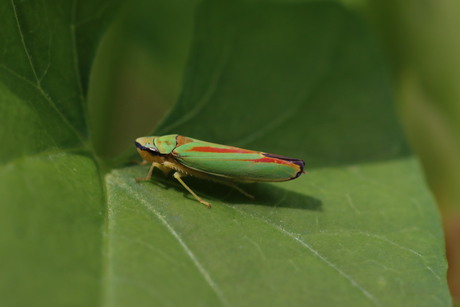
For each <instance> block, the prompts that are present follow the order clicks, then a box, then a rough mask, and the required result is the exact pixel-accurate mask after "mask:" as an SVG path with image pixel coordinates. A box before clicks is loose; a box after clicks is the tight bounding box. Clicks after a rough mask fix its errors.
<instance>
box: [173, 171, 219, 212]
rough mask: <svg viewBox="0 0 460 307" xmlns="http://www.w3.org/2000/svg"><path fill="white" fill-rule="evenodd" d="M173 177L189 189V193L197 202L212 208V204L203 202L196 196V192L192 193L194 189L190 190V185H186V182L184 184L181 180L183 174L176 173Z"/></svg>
mask: <svg viewBox="0 0 460 307" xmlns="http://www.w3.org/2000/svg"><path fill="white" fill-rule="evenodd" d="M173 176H174V178H176V179H177V181H179V182H180V183H181V184H182V186H183V187H184V188H186V189H187V191H189V192H190V194H192V195H193V197H195V199H196V200H198V201H199V202H200V203H202V204H203V205H205V206H206V207H208V208H211V204H210V203H208V202H206V201H204V200H202V199H201V198H200V197H199V196H198V195H196V194H195V192H193V191H192V189H190V188H189V186H188V185H186V184H185V182H184V181H183V180H182V178H181V177H182V174H181V173H179V172H175V173H174V175H173Z"/></svg>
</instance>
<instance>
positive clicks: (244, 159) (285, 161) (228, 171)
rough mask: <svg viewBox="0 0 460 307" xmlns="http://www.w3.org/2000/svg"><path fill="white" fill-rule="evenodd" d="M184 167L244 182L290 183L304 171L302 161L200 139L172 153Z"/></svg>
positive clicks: (181, 146)
mask: <svg viewBox="0 0 460 307" xmlns="http://www.w3.org/2000/svg"><path fill="white" fill-rule="evenodd" d="M172 154H173V156H174V158H175V159H176V160H177V162H179V163H180V164H182V165H184V166H186V167H188V168H191V169H194V170H196V171H199V172H203V173H206V174H210V175H214V176H219V177H225V178H227V179H230V180H236V181H238V180H240V181H286V180H290V179H294V178H297V177H298V176H299V175H300V174H301V173H302V172H303V167H304V163H303V161H302V160H298V159H291V158H287V157H283V156H278V155H273V154H267V153H263V152H258V151H252V150H247V149H242V148H237V147H232V146H226V145H220V144H214V143H209V142H204V141H199V140H193V141H192V142H189V143H186V144H183V145H180V146H178V147H176V148H175V149H174V151H173V152H172Z"/></svg>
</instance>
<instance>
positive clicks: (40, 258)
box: [0, 1, 117, 306]
mask: <svg viewBox="0 0 460 307" xmlns="http://www.w3.org/2000/svg"><path fill="white" fill-rule="evenodd" d="M116 4H117V2H114V1H98V2H97V3H96V2H94V3H93V2H91V1H79V2H77V1H52V2H50V1H21V2H20V1H2V2H1V3H0V37H1V42H2V52H0V97H1V103H0V138H1V140H2V149H1V151H0V163H1V166H0V195H1V196H0V201H1V205H0V225H1V226H0V227H1V228H0V242H1V243H0V247H1V250H0V272H1V273H0V304H1V305H2V306H94V305H96V304H97V303H98V302H99V300H100V297H101V288H100V285H101V283H100V280H101V274H102V271H103V259H102V258H101V254H102V248H103V246H104V244H103V240H102V231H103V229H104V220H105V214H104V212H105V211H106V208H105V207H104V192H103V185H102V184H101V181H100V178H101V174H100V172H99V170H98V167H97V165H96V163H95V158H96V157H95V156H94V155H92V153H91V144H88V143H87V136H88V133H89V132H88V130H87V121H88V115H87V111H86V99H85V93H86V90H87V85H88V78H89V71H90V67H91V63H92V59H93V57H94V53H95V49H96V45H97V43H98V41H99V39H100V36H101V34H102V31H103V29H104V27H105V26H106V24H107V23H108V21H109V19H110V15H111V14H113V11H114V9H115V6H116Z"/></svg>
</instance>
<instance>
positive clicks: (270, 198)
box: [149, 173, 323, 211]
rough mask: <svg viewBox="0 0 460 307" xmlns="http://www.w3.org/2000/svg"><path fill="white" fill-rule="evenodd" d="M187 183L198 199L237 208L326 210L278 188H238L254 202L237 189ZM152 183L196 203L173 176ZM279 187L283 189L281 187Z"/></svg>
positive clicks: (256, 185)
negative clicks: (241, 206)
mask: <svg viewBox="0 0 460 307" xmlns="http://www.w3.org/2000/svg"><path fill="white" fill-rule="evenodd" d="M184 181H185V182H186V184H187V185H188V186H189V187H190V188H191V189H192V190H193V191H194V192H195V193H197V194H198V195H199V196H203V197H206V198H209V199H211V203H214V202H215V200H218V201H224V202H226V203H229V204H236V205H245V204H247V205H260V206H268V207H279V208H294V209H303V210H312V211H322V210H323V209H322V201H321V200H319V199H317V198H315V197H312V196H309V195H304V194H301V193H297V192H294V191H289V190H287V189H283V188H282V187H278V186H275V184H269V183H250V184H237V186H238V187H240V188H242V189H243V190H244V191H245V192H247V193H249V194H251V195H253V196H254V199H250V198H248V197H246V196H245V195H243V194H241V193H240V192H239V191H237V190H236V189H234V188H232V187H228V186H226V185H224V184H220V183H215V182H212V181H207V180H202V179H197V178H193V177H186V178H185V179H184ZM149 182H151V183H154V184H156V185H158V186H160V187H161V188H163V189H170V188H173V189H176V190H177V191H178V192H182V193H183V194H184V196H185V197H186V198H189V199H193V200H195V199H194V197H193V196H192V195H191V194H190V193H189V192H188V191H186V190H185V188H184V187H183V186H182V185H181V184H180V183H179V182H177V181H176V180H175V179H174V178H172V176H170V175H169V176H168V177H167V178H165V177H164V176H162V175H161V174H158V173H157V174H155V175H154V177H153V179H152V180H151V181H149ZM279 184H280V185H282V183H279Z"/></svg>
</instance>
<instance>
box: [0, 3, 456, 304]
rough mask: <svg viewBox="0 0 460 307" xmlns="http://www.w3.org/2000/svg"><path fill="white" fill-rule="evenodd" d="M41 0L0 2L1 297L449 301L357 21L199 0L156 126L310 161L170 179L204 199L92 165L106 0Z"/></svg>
mask: <svg viewBox="0 0 460 307" xmlns="http://www.w3.org/2000/svg"><path fill="white" fill-rule="evenodd" d="M39 4H40V5H39ZM39 4H35V5H36V6H37V7H33V6H34V4H30V3H28V2H22V3H16V2H14V1H13V2H10V3H5V4H2V5H1V7H0V14H1V16H2V18H1V19H0V20H1V23H2V27H0V29H1V30H0V31H1V32H0V33H1V35H2V37H4V38H5V40H6V41H7V42H8V43H7V44H6V45H5V46H6V47H5V48H4V51H3V52H2V53H0V98H1V103H0V108H1V110H0V111H1V112H0V133H1V136H2V140H3V143H4V145H5V147H4V148H5V149H4V150H2V151H1V152H0V161H1V163H2V164H1V166H0V195H1V204H0V242H1V243H0V244H1V245H0V257H1V258H0V272H1V274H0V300H1V303H2V305H7V306H30V305H33V306H98V305H104V306H152V305H153V306H280V305H287V306H310V305H312V306H448V305H450V297H449V293H448V289H447V285H446V277H445V270H446V263H445V259H444V244H443V238H442V232H441V227H440V224H439V216H438V213H437V211H436V207H435V205H434V202H433V200H432V198H431V195H430V194H429V192H428V191H427V189H426V187H425V184H424V181H423V176H422V174H421V172H420V169H419V166H418V162H417V159H416V158H414V156H413V155H412V153H411V152H410V150H409V149H408V148H407V145H406V143H405V141H404V137H403V135H402V133H401V130H400V128H399V124H398V122H397V120H396V118H395V115H394V111H393V105H392V103H393V96H392V89H391V86H390V85H391V79H390V77H389V74H388V72H387V65H386V63H385V61H384V57H383V55H382V54H381V51H380V48H379V45H378V44H377V43H376V41H375V40H374V39H373V34H372V32H370V31H368V25H367V24H365V23H364V22H363V21H362V20H360V19H358V18H357V17H356V16H354V15H353V14H351V13H350V12H348V11H346V10H345V9H343V8H342V7H341V6H340V5H338V4H333V3H323V4H319V3H305V4H285V3H278V4H267V3H247V4H245V3H239V2H232V1H229V2H220V1H219V2H213V1H209V2H204V3H203V4H202V5H201V6H200V7H199V9H198V13H197V15H196V28H195V33H194V40H193V45H192V48H191V53H190V57H189V62H188V67H187V71H186V75H185V79H184V85H183V90H182V95H181V98H180V99H179V101H178V103H177V104H176V106H175V107H174V109H173V110H172V112H171V113H170V114H169V116H167V117H166V118H165V119H164V120H163V122H162V123H161V125H160V126H159V127H158V128H157V129H156V131H155V133H156V134H166V133H181V134H184V135H188V136H191V137H196V138H201V139H204V140H209V141H214V142H221V143H224V144H229V145H236V146H243V147H246V148H249V149H256V150H264V151H268V152H273V153H277V154H283V155H288V156H293V157H296V158H302V159H305V160H306V162H307V170H308V172H309V173H308V174H306V175H302V176H301V177H300V178H299V179H296V180H293V181H290V182H286V183H277V184H265V183H260V184H252V185H242V188H244V189H245V190H246V191H248V192H249V193H251V194H254V196H255V197H256V199H255V200H250V199H247V198H245V197H244V196H242V195H240V194H239V193H238V192H237V191H235V190H232V189H230V188H227V187H225V186H221V185H218V184H214V183H211V182H206V181H201V180H195V179H193V178H185V180H186V182H187V183H189V184H190V186H191V188H192V189H193V190H195V191H196V192H197V193H198V194H200V195H201V196H203V197H204V198H205V199H207V200H209V201H210V202H211V203H212V204H213V208H212V209H211V210H207V209H205V208H204V207H203V206H202V205H201V204H199V203H198V202H196V201H195V200H194V199H193V197H191V196H190V195H189V194H188V193H187V192H186V191H185V190H184V189H183V187H182V186H181V185H180V184H178V183H177V182H174V180H173V179H172V178H163V177H162V175H161V174H159V173H155V176H154V180H153V181H152V182H144V183H141V184H137V183H135V181H134V178H135V177H141V176H145V174H146V172H147V167H145V166H131V167H125V168H119V169H114V170H111V171H110V172H109V173H108V174H104V173H102V171H101V169H102V167H101V165H100V164H99V162H98V161H100V158H99V157H97V156H96V155H95V154H94V152H93V150H92V149H91V148H93V144H90V142H89V141H88V135H90V134H91V131H88V128H87V126H88V124H87V122H88V111H86V109H87V106H86V98H85V97H86V93H87V87H88V86H87V83H88V78H89V69H90V67H91V63H92V59H93V57H94V52H95V46H96V45H97V42H98V40H99V38H100V33H101V31H102V29H103V28H104V25H105V24H106V23H107V21H108V20H109V15H110V14H109V13H110V12H111V11H113V8H112V7H111V6H109V4H108V3H100V4H97V5H96V4H93V3H90V2H87V3H86V2H75V3H73V4H54V5H52V6H51V5H46V4H45V3H42V2H39ZM39 19H40V20H39ZM90 25H91V26H90ZM89 109H91V108H89ZM100 178H104V179H102V180H101V179H100Z"/></svg>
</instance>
